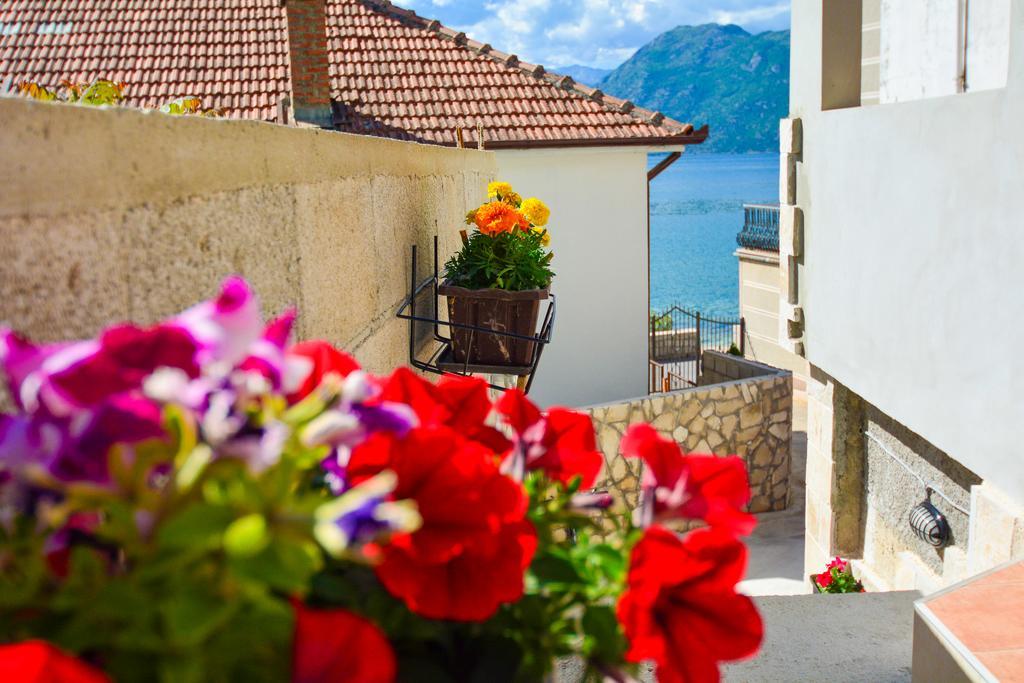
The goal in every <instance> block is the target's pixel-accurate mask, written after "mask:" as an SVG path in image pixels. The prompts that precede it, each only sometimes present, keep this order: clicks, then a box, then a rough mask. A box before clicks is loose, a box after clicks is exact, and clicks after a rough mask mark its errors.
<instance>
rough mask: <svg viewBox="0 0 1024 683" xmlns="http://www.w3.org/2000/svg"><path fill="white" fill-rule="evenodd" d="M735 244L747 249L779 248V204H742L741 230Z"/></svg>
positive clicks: (775, 249)
mask: <svg viewBox="0 0 1024 683" xmlns="http://www.w3.org/2000/svg"><path fill="white" fill-rule="evenodd" d="M736 244H738V245H740V246H741V247H745V248H747V249H761V250H763V251H778V250H779V205H778V204H744V205H743V230H741V231H740V232H739V233H737V234H736Z"/></svg>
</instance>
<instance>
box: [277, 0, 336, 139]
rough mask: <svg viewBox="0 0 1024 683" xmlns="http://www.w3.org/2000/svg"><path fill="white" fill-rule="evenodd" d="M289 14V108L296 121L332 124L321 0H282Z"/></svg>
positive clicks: (323, 126) (325, 33) (329, 126)
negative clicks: (290, 89)
mask: <svg viewBox="0 0 1024 683" xmlns="http://www.w3.org/2000/svg"><path fill="white" fill-rule="evenodd" d="M282 2H283V3H284V6H285V11H286V12H287V15H288V63H289V69H290V71H291V83H292V112H293V116H294V118H295V121H297V122H303V123H312V124H314V125H317V126H320V127H322V128H331V127H333V117H332V115H331V77H330V73H329V72H328V70H327V64H328V62H327V20H326V16H325V12H324V0H282Z"/></svg>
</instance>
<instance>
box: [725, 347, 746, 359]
mask: <svg viewBox="0 0 1024 683" xmlns="http://www.w3.org/2000/svg"><path fill="white" fill-rule="evenodd" d="M728 354H729V355H730V356H740V357H742V356H743V352H742V351H740V347H738V346H736V345H735V344H729V351H728Z"/></svg>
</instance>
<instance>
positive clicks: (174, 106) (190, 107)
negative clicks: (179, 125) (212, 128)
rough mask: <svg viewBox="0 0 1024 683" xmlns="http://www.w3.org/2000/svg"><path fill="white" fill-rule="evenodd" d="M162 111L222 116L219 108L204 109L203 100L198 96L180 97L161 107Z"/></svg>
mask: <svg viewBox="0 0 1024 683" xmlns="http://www.w3.org/2000/svg"><path fill="white" fill-rule="evenodd" d="M160 111H161V112H162V113H164V114H170V115H171V116H210V117H215V116H220V115H221V112H220V110H218V109H203V102H202V100H200V99H199V98H198V97H179V98H178V99H176V100H172V101H170V102H168V103H166V104H164V105H163V106H161V107H160Z"/></svg>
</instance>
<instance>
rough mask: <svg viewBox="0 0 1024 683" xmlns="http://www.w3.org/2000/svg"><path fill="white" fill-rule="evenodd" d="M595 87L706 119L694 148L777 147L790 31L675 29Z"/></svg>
mask: <svg viewBox="0 0 1024 683" xmlns="http://www.w3.org/2000/svg"><path fill="white" fill-rule="evenodd" d="M600 88H601V89H602V90H604V91H605V92H607V93H609V94H611V95H615V96H616V97H624V98H628V99H630V100H632V101H634V102H636V103H637V104H639V105H640V106H643V107H647V108H649V109H656V110H658V111H661V112H664V113H665V114H666V115H667V116H671V117H672V118H674V119H677V120H679V121H686V122H689V123H693V124H694V125H696V126H697V127H700V126H701V125H703V124H705V123H707V124H709V125H710V126H711V137H709V138H708V141H707V142H706V143H704V144H703V145H701V146H700V147H698V148H694V151H696V150H697V149H701V148H703V151H716V152H766V151H776V150H778V147H779V146H778V126H779V119H780V118H783V117H784V116H786V114H787V111H788V100H789V31H767V32H765V33H759V34H757V35H751V34H749V33H747V32H746V31H744V30H743V29H742V28H740V27H739V26H733V25H728V26H722V25H720V24H705V25H703V26H679V27H677V28H675V29H672V30H671V31H668V32H666V33H663V34H661V35H660V36H658V37H657V38H655V39H654V40H652V41H651V42H650V43H648V44H647V45H645V46H644V47H642V48H640V50H639V51H637V53H636V54H635V55H633V56H632V57H630V58H629V60H627V61H626V62H625V63H624V64H622V66H620V67H619V68H617V69H616V70H615V71H613V72H612V73H610V74H609V75H608V76H607V77H606V78H605V79H604V80H603V81H602V82H601V84H600Z"/></svg>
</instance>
